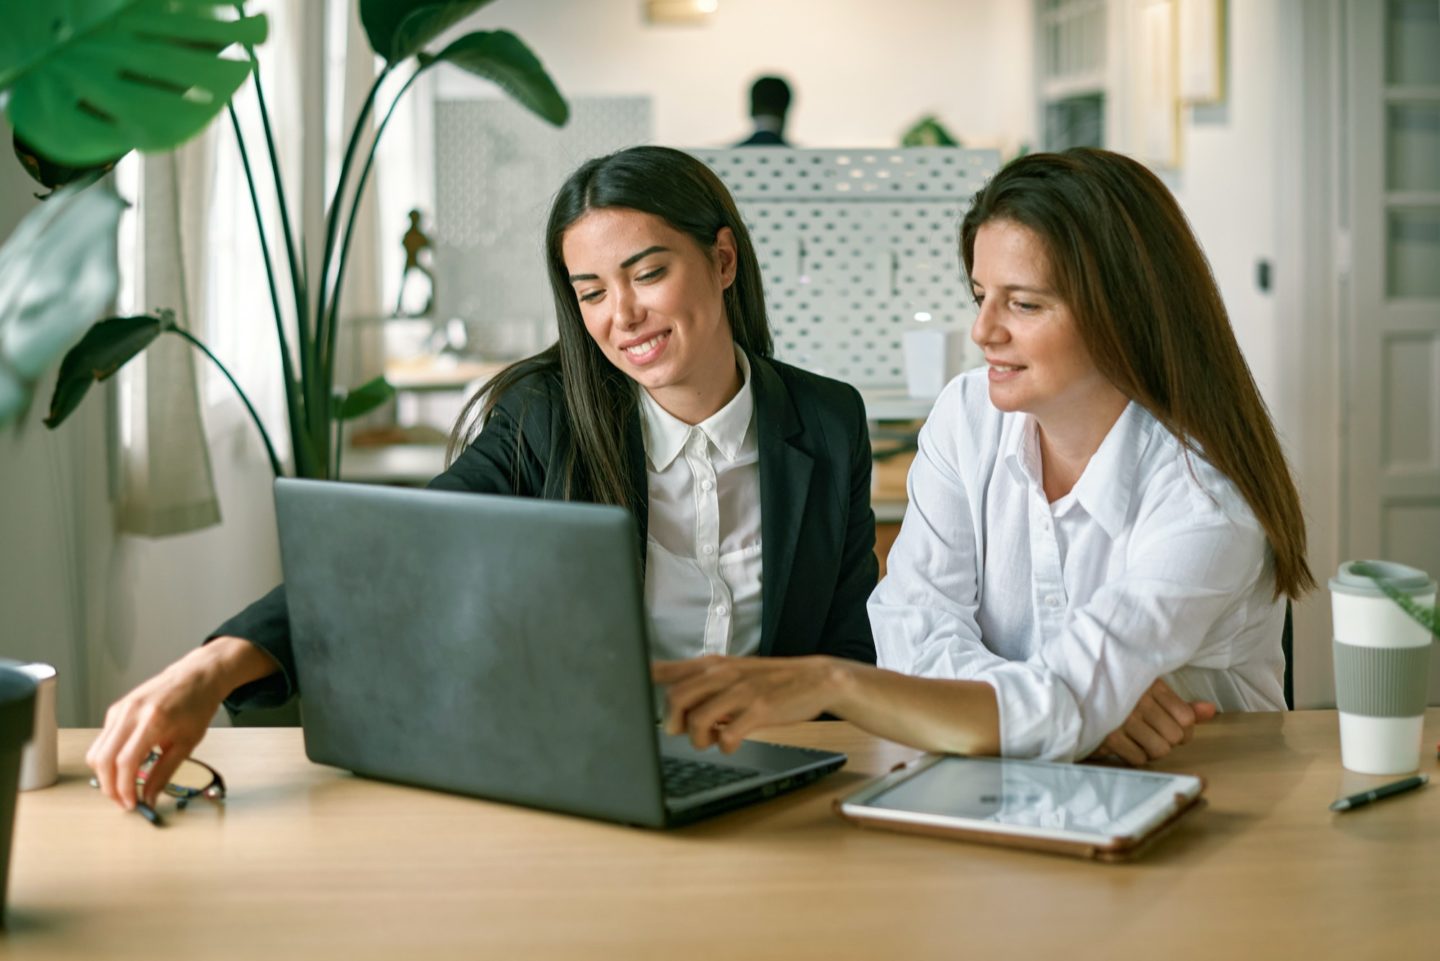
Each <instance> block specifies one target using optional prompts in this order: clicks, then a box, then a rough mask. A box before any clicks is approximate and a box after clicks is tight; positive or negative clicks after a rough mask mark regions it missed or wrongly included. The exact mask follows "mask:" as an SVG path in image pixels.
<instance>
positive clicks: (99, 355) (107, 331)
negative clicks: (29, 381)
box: [45, 314, 169, 430]
mask: <svg viewBox="0 0 1440 961" xmlns="http://www.w3.org/2000/svg"><path fill="white" fill-rule="evenodd" d="M168 326H169V324H168V323H167V322H166V321H165V320H163V319H161V318H159V317H152V316H149V315H148V314H142V315H140V316H138V317H109V318H107V319H105V320H102V321H100V322H98V323H97V324H96V325H95V326H94V327H91V328H90V330H89V331H87V332H86V334H85V336H84V337H82V338H80V343H78V344H76V345H75V346H74V347H72V348H70V352H69V353H68V354H66V355H65V359H64V360H62V361H61V362H60V374H59V376H58V378H57V379H56V381H55V393H54V394H52V395H51V396H50V415H49V416H48V417H46V418H45V426H46V427H49V428H50V429H51V430H54V429H55V428H56V427H59V426H60V425H61V424H62V423H64V421H65V418H67V417H69V416H70V415H71V414H73V413H74V412H75V408H77V407H79V406H80V401H82V400H84V399H85V393H86V391H88V390H89V389H90V385H91V384H93V383H96V382H98V381H102V380H105V379H107V378H109V377H110V376H111V375H112V374H114V373H115V372H116V371H117V370H119V369H120V368H121V367H124V366H125V365H126V364H128V363H129V362H130V361H131V360H133V359H134V358H135V357H136V356H138V355H139V353H140V352H141V351H143V350H144V349H145V348H146V347H149V346H150V345H151V344H152V343H154V341H155V338H156V337H159V336H160V335H161V334H162V333H164V332H165V330H166V329H167V328H168Z"/></svg>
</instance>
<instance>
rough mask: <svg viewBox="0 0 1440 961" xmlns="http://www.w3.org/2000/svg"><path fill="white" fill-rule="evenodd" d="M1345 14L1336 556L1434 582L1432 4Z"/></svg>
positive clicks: (1435, 51)
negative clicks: (1346, 217) (1344, 271)
mask: <svg viewBox="0 0 1440 961" xmlns="http://www.w3.org/2000/svg"><path fill="white" fill-rule="evenodd" d="M1347 13H1348V19H1349V24H1348V26H1349V30H1348V40H1347V46H1348V51H1347V54H1348V55H1347V58H1346V61H1347V63H1346V68H1347V69H1346V71H1345V73H1346V76H1347V83H1346V85H1345V86H1346V87H1347V88H1348V98H1349V102H1348V104H1347V105H1346V106H1347V108H1348V109H1347V111H1346V112H1347V114H1348V118H1349V121H1350V129H1349V130H1348V135H1347V136H1345V137H1344V138H1343V139H1344V140H1345V141H1346V148H1347V149H1346V153H1347V154H1348V164H1346V166H1348V171H1349V176H1348V177H1342V190H1343V189H1344V182H1345V181H1347V180H1348V187H1349V190H1348V194H1349V198H1350V204H1349V207H1350V223H1351V224H1352V234H1351V251H1352V265H1353V272H1352V285H1351V291H1352V300H1351V303H1350V304H1349V305H1347V306H1348V310H1347V313H1348V316H1349V324H1348V334H1349V336H1348V343H1342V350H1341V368H1342V383H1343V384H1344V386H1345V395H1346V396H1345V401H1344V406H1345V408H1346V417H1345V420H1346V422H1347V425H1348V429H1347V431H1346V433H1345V440H1344V442H1343V445H1342V448H1343V454H1342V459H1343V463H1342V465H1341V469H1342V489H1343V491H1344V493H1343V495H1342V514H1343V516H1344V522H1343V525H1342V539H1343V543H1342V544H1341V553H1342V556H1344V557H1349V558H1356V557H1376V558H1385V559H1388V560H1394V561H1399V562H1401V563H1405V564H1410V565H1413V566H1415V567H1419V568H1422V569H1424V570H1426V571H1429V572H1430V574H1431V576H1440V3H1437V2H1436V0H1385V2H1383V3H1375V2H1373V0H1359V2H1351V3H1349V4H1348V11H1347ZM1317 573H1320V572H1317ZM1325 573H1327V574H1328V572H1325ZM1430 702H1431V703H1432V704H1433V703H1440V659H1436V662H1435V667H1434V669H1433V670H1432V672H1431V686H1430Z"/></svg>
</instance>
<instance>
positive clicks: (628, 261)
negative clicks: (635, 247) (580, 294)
mask: <svg viewBox="0 0 1440 961" xmlns="http://www.w3.org/2000/svg"><path fill="white" fill-rule="evenodd" d="M669 252H670V248H669V247H662V246H660V245H659V244H655V245H654V246H651V247H646V248H645V249H644V250H642V251H640V252H639V253H638V254H631V255H630V256H629V257H626V258H625V259H624V260H622V261H620V269H621V270H624V269H626V268H627V267H633V266H635V264H636V263H638V262H639V261H641V260H644V259H645V258H646V257H649V256H650V255H651V254H665V253H669ZM599 279H600V277H599V275H598V274H571V275H570V283H572V284H573V283H575V281H577V280H599Z"/></svg>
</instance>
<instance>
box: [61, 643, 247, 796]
mask: <svg viewBox="0 0 1440 961" xmlns="http://www.w3.org/2000/svg"><path fill="white" fill-rule="evenodd" d="M275 668H276V665H275V662H274V661H273V660H272V659H271V658H270V656H269V655H268V654H266V653H265V652H264V651H262V650H260V649H259V648H258V647H256V646H255V645H254V644H251V643H250V642H249V641H246V640H243V639H241V638H238V637H219V638H216V639H215V640H213V641H211V642H210V643H209V644H206V645H205V646H204V647H200V648H197V649H196V650H193V651H191V652H190V653H189V654H186V655H185V656H184V657H182V658H181V659H180V660H178V661H176V662H175V663H174V664H171V665H170V666H169V667H167V668H166V669H165V670H163V671H161V672H160V673H159V674H157V675H155V676H154V677H152V678H150V680H148V681H146V682H144V683H143V684H141V685H140V686H139V687H136V688H135V689H134V690H133V691H131V692H130V693H129V694H126V695H125V696H124V697H122V698H121V699H120V700H118V701H116V702H115V703H114V704H112V705H110V709H109V710H108V711H106V712H105V727H104V729H102V730H101V732H100V736H99V737H97V738H96V739H95V743H94V744H92V745H90V750H89V751H87V752H86V753H85V763H86V764H88V765H90V768H91V770H93V771H94V772H95V778H96V780H97V781H99V782H100V789H101V790H102V791H104V793H105V796H106V797H108V798H110V799H111V800H112V801H114V802H115V803H117V804H119V805H120V806H121V807H123V808H125V809H126V810H130V809H132V808H134V807H135V801H136V800H137V799H136V796H135V778H136V775H137V774H138V773H139V770H140V766H141V765H142V764H143V763H144V762H145V759H146V758H147V757H148V756H149V754H150V752H151V751H152V750H154V749H158V750H159V751H160V752H161V755H160V759H159V760H157V761H156V762H155V764H154V766H153V767H152V768H151V769H150V771H149V772H148V774H147V775H146V779H145V795H146V796H145V797H144V798H142V799H141V800H144V801H146V802H147V803H149V804H152V805H153V804H154V802H155V799H156V796H157V795H158V794H159V793H160V791H161V789H163V788H164V786H165V785H166V784H167V783H168V782H169V780H170V775H171V774H173V773H174V772H175V769H176V768H177V767H179V765H180V762H181V761H183V760H185V759H186V758H187V757H189V756H190V752H191V751H193V750H195V745H197V744H199V743H200V741H201V739H202V738H204V737H205V731H206V729H207V728H208V727H209V726H210V719H211V718H212V717H214V716H215V712H216V711H217V710H219V708H220V702H221V701H223V700H224V699H225V697H226V696H227V695H228V694H229V693H230V692H231V691H233V690H235V689H236V688H237V687H239V686H241V685H242V684H246V683H248V682H250V681H252V680H258V679H259V678H261V677H264V676H266V675H267V674H271V673H273V672H274V671H275Z"/></svg>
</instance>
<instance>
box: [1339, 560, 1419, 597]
mask: <svg viewBox="0 0 1440 961" xmlns="http://www.w3.org/2000/svg"><path fill="white" fill-rule="evenodd" d="M1362 565H1363V569H1364V570H1367V571H1369V572H1372V573H1374V574H1375V575H1376V576H1377V577H1379V578H1380V579H1381V580H1383V581H1385V582H1386V583H1387V584H1389V585H1390V586H1391V587H1393V588H1395V589H1396V590H1397V591H1399V592H1400V593H1402V594H1431V593H1434V591H1435V582H1434V581H1432V580H1431V579H1430V575H1429V574H1426V573H1425V572H1424V571H1422V570H1420V569H1419V568H1416V567H1410V566H1408V565H1406V564H1397V563H1395V562H1394V561H1366V560H1359V561H1346V562H1345V563H1343V564H1341V565H1340V570H1339V571H1337V572H1336V573H1335V576H1334V577H1332V578H1330V590H1332V591H1336V592H1338V593H1341V594H1363V595H1365V596H1367V597H1384V596H1385V592H1384V591H1382V590H1381V589H1380V585H1379V584H1377V583H1376V582H1375V579H1374V578H1372V577H1370V576H1369V574H1368V573H1366V574H1361V573H1357V572H1356V571H1355V568H1356V567H1360V566H1362Z"/></svg>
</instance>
